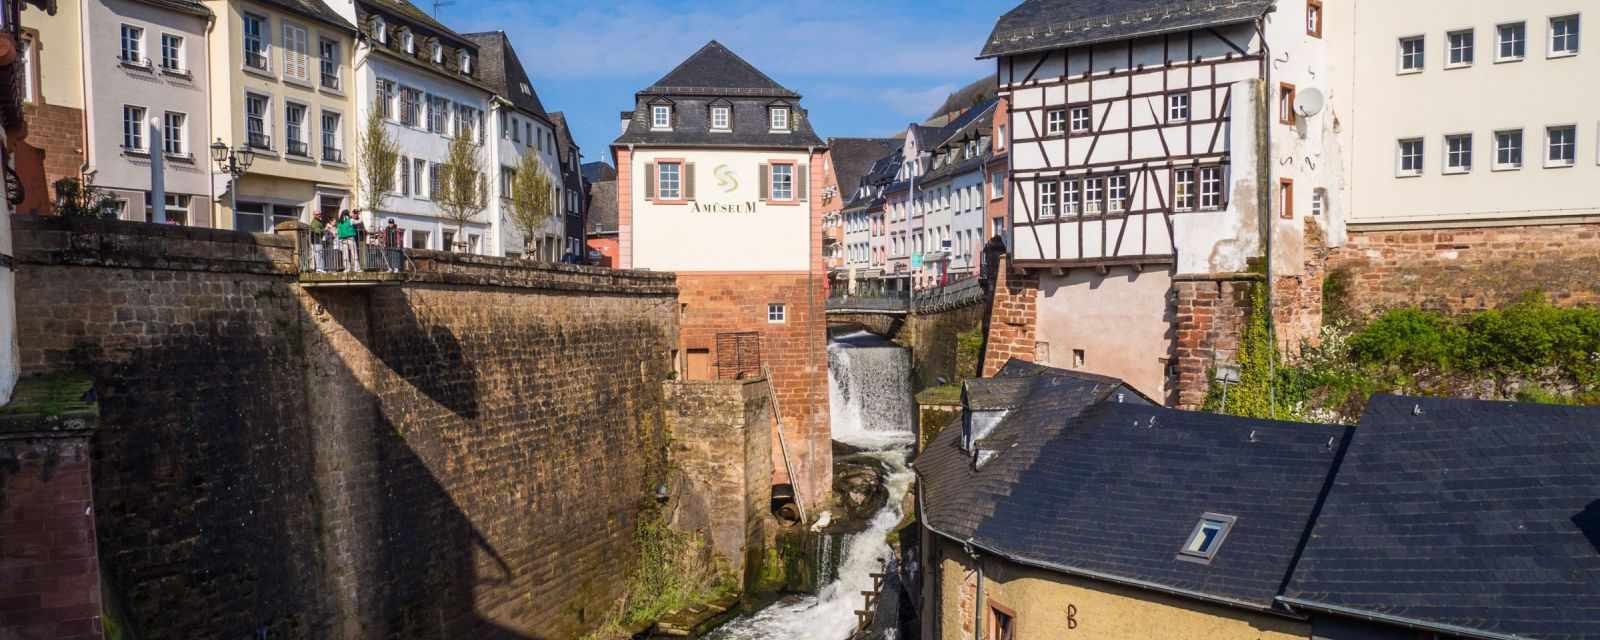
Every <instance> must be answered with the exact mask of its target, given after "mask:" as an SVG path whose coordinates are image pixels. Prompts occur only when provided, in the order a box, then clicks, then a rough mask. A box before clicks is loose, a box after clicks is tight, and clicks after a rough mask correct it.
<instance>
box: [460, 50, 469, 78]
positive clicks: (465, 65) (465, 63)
mask: <svg viewBox="0 0 1600 640" xmlns="http://www.w3.org/2000/svg"><path fill="white" fill-rule="evenodd" d="M457 57H458V58H459V59H460V63H461V75H464V76H470V75H472V52H470V51H467V50H466V49H462V50H461V53H460V54H459V55H458V56H457Z"/></svg>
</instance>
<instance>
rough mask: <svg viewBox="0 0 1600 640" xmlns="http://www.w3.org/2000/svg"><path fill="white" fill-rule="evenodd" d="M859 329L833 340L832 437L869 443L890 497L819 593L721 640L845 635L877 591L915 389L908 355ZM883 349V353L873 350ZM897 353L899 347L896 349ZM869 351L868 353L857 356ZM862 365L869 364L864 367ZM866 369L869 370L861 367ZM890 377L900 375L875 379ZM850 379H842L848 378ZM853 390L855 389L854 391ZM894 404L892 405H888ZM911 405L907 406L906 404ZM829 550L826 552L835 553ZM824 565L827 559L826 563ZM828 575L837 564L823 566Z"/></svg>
mask: <svg viewBox="0 0 1600 640" xmlns="http://www.w3.org/2000/svg"><path fill="white" fill-rule="evenodd" d="M869 335H870V334H865V333H863V334H859V335H857V334H852V335H851V336H846V338H845V339H843V340H840V341H835V342H833V343H831V344H829V345H828V352H829V353H828V365H829V366H828V399H829V411H830V413H831V414H832V416H833V419H832V426H833V439H834V440H837V441H839V442H843V443H845V444H849V445H851V446H854V447H858V448H861V449H865V450H866V452H865V453H863V454H862V455H865V456H870V457H873V458H875V459H877V460H879V461H881V462H882V463H883V466H884V468H885V469H886V470H887V474H886V475H885V476H884V485H885V489H886V490H887V492H888V495H889V499H888V501H887V502H886V503H885V504H884V506H883V508H882V509H880V510H879V511H878V513H877V514H875V515H873V517H872V520H871V522H870V523H868V525H867V528H866V530H865V531H861V532H858V533H854V534H851V535H849V536H847V537H845V538H844V540H845V542H844V545H845V550H844V554H843V557H842V558H840V560H839V565H838V567H837V578H835V579H834V580H833V581H832V582H830V583H828V584H827V585H825V586H823V587H822V588H821V589H820V590H818V592H817V594H816V595H811V596H789V597H787V598H784V599H782V600H779V601H778V602H776V603H774V604H772V605H771V606H768V607H767V608H765V609H762V610H760V611H757V612H755V613H753V614H750V615H748V616H744V617H741V618H738V619H736V620H734V621H732V622H729V623H728V624H726V625H723V626H722V627H721V628H719V629H717V630H716V631H714V632H712V633H711V634H710V636H708V637H709V638H713V639H716V640H845V639H846V638H849V637H850V635H851V634H852V633H854V632H855V630H856V622H857V620H856V613H855V612H856V610H857V609H860V608H861V607H862V605H863V604H864V603H863V598H862V595H861V592H863V591H868V590H871V589H872V575H871V574H873V573H876V572H878V571H880V570H881V569H882V568H883V564H882V562H881V561H882V560H886V559H889V556H890V555H891V554H892V551H891V549H890V548H889V542H888V539H887V537H886V536H887V535H888V533H889V531H890V530H891V529H893V528H894V527H895V525H897V524H899V523H900V520H901V518H902V516H904V514H903V513H902V512H901V508H900V506H901V504H902V503H903V502H904V499H905V496H906V492H907V491H908V490H909V489H910V487H911V479H912V475H913V474H912V472H911V470H910V469H909V468H908V467H907V466H906V456H907V455H908V454H909V453H910V447H911V442H912V437H913V436H912V432H911V414H910V404H911V389H910V370H909V367H910V363H909V357H908V354H906V353H905V350H904V349H903V348H900V347H896V346H893V345H891V344H889V343H887V342H886V341H883V340H882V339H876V340H875V341H874V340H868V339H866V338H864V337H863V336H869ZM866 352H876V353H866ZM890 352H894V353H890ZM862 355H865V356H866V357H864V358H863V357H857V356H862ZM862 365H865V366H864V367H863V366H862ZM856 367H862V368H863V369H866V371H862V370H855V369H856ZM883 376H893V377H897V378H898V380H895V379H892V378H890V379H876V380H875V379H874V378H881V377H883ZM841 382H843V384H841ZM852 391H853V392H854V393H853V394H852ZM885 405H887V406H885ZM901 406H904V407H905V410H904V411H901V410H900V409H899V407H901ZM829 555H830V554H824V556H829ZM819 564H820V563H819ZM819 569H824V570H825V571H824V572H823V573H821V575H823V576H829V575H831V574H832V573H833V571H831V569H833V567H820V566H819Z"/></svg>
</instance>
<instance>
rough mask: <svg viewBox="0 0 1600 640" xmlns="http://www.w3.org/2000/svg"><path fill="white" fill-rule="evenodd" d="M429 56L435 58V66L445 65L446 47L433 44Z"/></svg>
mask: <svg viewBox="0 0 1600 640" xmlns="http://www.w3.org/2000/svg"><path fill="white" fill-rule="evenodd" d="M428 55H429V56H430V57H431V58H433V63H434V64H444V45H442V44H439V43H437V42H435V43H433V46H432V51H429V52H428Z"/></svg>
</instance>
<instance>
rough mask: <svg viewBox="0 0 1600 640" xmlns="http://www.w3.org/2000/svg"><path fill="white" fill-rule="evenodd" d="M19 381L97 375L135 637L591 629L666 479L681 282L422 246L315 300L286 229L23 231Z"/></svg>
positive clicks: (107, 513)
mask: <svg viewBox="0 0 1600 640" xmlns="http://www.w3.org/2000/svg"><path fill="white" fill-rule="evenodd" d="M13 228H14V230H15V231H16V238H17V258H18V268H17V299H18V302H19V305H20V308H19V313H18V332H19V335H18V344H19V345H20V346H21V353H22V367H23V372H24V374H25V375H31V374H37V373H45V372H52V371H65V370H76V371H82V372H85V373H87V374H89V375H90V376H91V377H92V378H93V379H94V380H95V382H96V388H97V392H98V394H99V398H100V407H101V413H102V422H103V426H102V427H101V429H100V430H99V431H98V432H97V433H96V436H95V438H96V439H95V443H94V446H95V451H96V458H95V473H94V486H93V488H94V503H95V513H96V514H97V516H98V518H97V532H98V535H99V543H100V554H101V557H102V560H103V563H104V566H105V581H106V588H107V594H108V598H113V599H115V600H116V601H117V602H118V604H119V605H120V608H121V609H123V610H125V611H126V612H127V616H128V619H127V620H126V621H125V625H126V626H127V627H128V628H129V629H130V630H132V631H134V632H136V633H138V634H139V635H140V637H262V636H265V637H273V638H331V637H351V638H355V637H362V638H365V637H408V638H410V637H416V638H433V637H485V636H488V635H492V634H505V633H508V632H510V630H514V631H515V632H516V633H520V634H524V635H528V634H532V635H534V636H536V637H576V636H579V635H582V633H583V632H584V631H585V630H587V629H589V628H592V627H594V626H596V625H597V624H599V623H600V622H601V620H602V618H603V616H604V614H605V612H606V610H607V609H608V608H610V607H611V606H613V604H614V603H615V601H616V598H617V597H618V596H619V595H620V593H621V592H622V589H623V586H624V580H625V578H626V576H627V573H628V570H629V569H630V568H631V563H632V562H633V561H634V559H635V558H636V557H637V553H636V550H635V549H634V546H633V538H632V532H633V526H634V522H635V520H636V513H637V509H638V507H639V505H640V504H641V503H642V502H643V501H645V500H648V499H649V497H650V496H651V495H653V492H654V491H653V489H654V486H655V482H656V481H657V480H658V478H656V477H655V476H656V474H657V473H659V471H660V470H661V469H662V467H663V463H664V455H665V445H666V442H665V435H664V426H663V424H662V422H663V420H662V413H661V412H662V391H661V382H662V381H663V380H665V379H666V378H667V377H668V374H669V372H670V370H671V366H672V363H671V351H672V349H673V347H674V346H675V338H676V335H677V327H676V318H675V314H674V313H673V308H674V302H675V300H674V289H673V285H672V278H673V276H672V275H671V274H648V273H638V272H618V271H611V270H603V269H594V268H588V267H578V266H571V265H548V266H535V265H527V264H524V263H518V262H516V261H508V260H502V259H494V258H481V257H465V256H463V257H451V256H448V255H444V254H425V253H419V254H418V260H417V264H418V266H419V267H422V268H424V269H425V270H424V271H423V272H422V273H418V274H414V279H415V280H414V282H412V283H409V284H406V285H403V286H387V287H382V288H351V287H345V288H337V289H305V288H302V287H301V286H300V285H299V284H298V283H297V282H296V280H295V278H294V276H293V275H292V274H293V264H294V262H293V244H294V243H293V241H292V240H290V239H289V238H286V237H274V236H258V235H251V234H247V233H239V232H230V231H218V230H210V229H194V228H180V227H170V226H165V225H146V224H140V223H125V222H102V221H87V222H86V221H81V220H71V219H62V218H29V217H18V218H14V219H13Z"/></svg>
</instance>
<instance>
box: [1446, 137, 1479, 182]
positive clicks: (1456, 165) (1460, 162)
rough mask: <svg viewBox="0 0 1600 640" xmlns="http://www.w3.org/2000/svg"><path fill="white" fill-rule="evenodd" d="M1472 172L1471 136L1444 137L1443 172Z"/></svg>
mask: <svg viewBox="0 0 1600 640" xmlns="http://www.w3.org/2000/svg"><path fill="white" fill-rule="evenodd" d="M1470 171H1472V134H1470V133H1466V134H1458V135H1448V136H1445V137H1444V172H1445V173H1467V172H1470Z"/></svg>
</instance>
